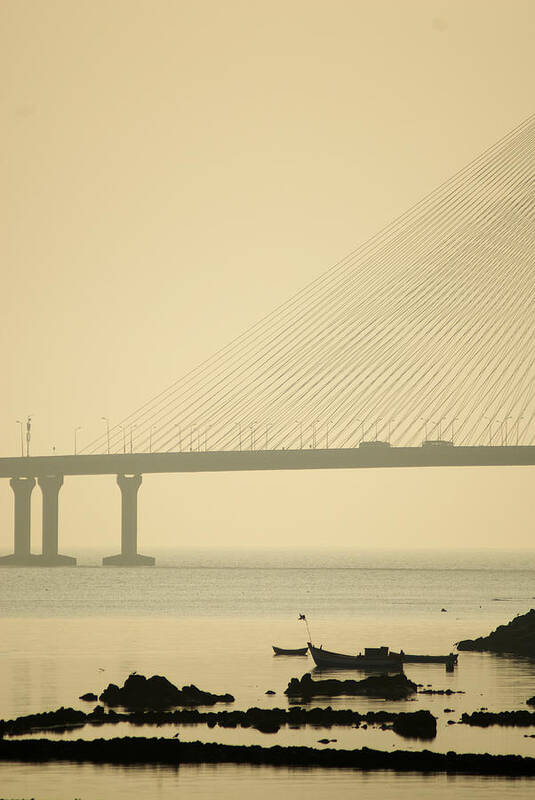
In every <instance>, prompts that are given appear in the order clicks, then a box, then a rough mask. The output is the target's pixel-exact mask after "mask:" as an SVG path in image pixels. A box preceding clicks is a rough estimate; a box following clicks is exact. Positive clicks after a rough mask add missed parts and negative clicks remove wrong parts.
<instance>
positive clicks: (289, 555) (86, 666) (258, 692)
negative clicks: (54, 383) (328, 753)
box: [0, 551, 535, 800]
mask: <svg viewBox="0 0 535 800" xmlns="http://www.w3.org/2000/svg"><path fill="white" fill-rule="evenodd" d="M156 555H157V556H159V562H158V563H159V564H160V565H161V566H158V567H156V568H154V569H123V570H121V569H113V568H107V569H101V568H99V567H97V566H92V564H96V563H98V560H97V555H96V554H92V553H85V554H82V556H81V562H82V563H85V564H86V565H87V566H82V567H80V568H79V569H35V570H32V569H4V570H2V572H1V573H0V607H1V610H2V621H1V636H0V654H1V660H0V664H1V667H0V708H1V713H0V716H1V717H3V718H7V717H12V716H17V715H20V714H27V713H30V712H36V711H43V710H48V709H51V708H57V707H59V706H61V705H64V706H74V707H79V708H85V709H87V708H88V706H87V704H84V703H83V702H81V701H80V700H78V696H79V695H80V694H83V693H84V692H86V691H95V692H97V693H99V692H100V691H101V690H102V689H103V688H104V687H105V686H106V685H107V683H109V682H110V681H113V682H114V683H122V682H123V680H124V679H125V678H126V677H127V676H128V674H129V673H130V672H132V671H134V670H136V671H137V672H139V673H143V674H146V675H152V674H162V675H165V676H167V677H168V678H169V679H170V680H171V681H173V682H174V683H176V684H178V685H180V686H182V685H183V684H185V683H196V684H197V685H198V686H200V687H201V688H203V689H208V690H212V691H216V692H227V691H228V692H231V693H232V694H234V696H235V697H236V703H235V704H234V707H235V708H240V709H246V708H248V707H250V706H253V705H256V706H265V707H273V706H279V707H282V708H286V707H287V705H288V704H287V701H286V698H285V697H284V695H283V691H284V689H285V688H286V685H287V683H288V680H289V679H290V678H291V677H294V676H300V675H302V674H303V673H304V672H305V671H307V670H310V669H312V666H313V665H312V663H311V661H310V660H309V659H308V658H293V659H291V658H275V657H273V656H272V654H271V645H272V644H278V645H280V646H282V647H299V646H302V645H303V644H304V643H305V642H306V639H307V636H306V631H305V629H304V627H303V623H302V622H301V623H299V622H298V621H297V616H298V613H299V612H305V613H306V614H307V618H308V619H309V622H310V626H311V631H312V636H313V639H314V641H315V642H317V643H318V644H320V643H323V645H324V646H325V647H326V648H329V649H333V650H341V651H346V652H353V651H358V650H360V649H362V648H363V647H364V646H369V645H371V646H374V645H381V644H387V645H389V646H390V647H392V648H393V649H399V648H403V649H404V650H405V651H412V652H436V653H439V652H440V653H445V652H449V651H450V650H451V649H452V647H453V644H454V642H456V641H459V640H460V639H462V638H466V637H468V636H476V635H482V634H486V633H488V632H489V631H490V630H492V629H493V628H495V627H496V625H498V624H501V623H506V622H508V621H509V620H511V619H512V618H513V617H514V616H515V615H516V614H520V613H524V612H525V611H527V610H528V609H529V608H531V607H532V606H535V553H532V552H529V553H496V552H489V551H486V552H480V553H474V552H469V553H450V554H448V555H447V556H446V555H444V554H440V553H432V552H419V553H403V552H398V553H389V554H385V553H380V552H375V553H373V552H370V551H368V552H360V553H359V552H356V551H352V552H338V553H336V552H335V553H332V552H331V553H329V554H327V553H322V552H318V551H315V552H314V551H308V552H299V551H285V552H270V551H267V552H258V551H257V552H252V553H251V552H249V553H245V552H243V551H210V553H209V554H207V553H200V552H195V551H187V552H186V551H182V552H176V553H160V554H156ZM325 564H327V565H328V566H325ZM442 608H445V609H447V611H446V612H442V611H441V609H442ZM459 660H460V664H459V668H458V669H457V670H456V671H455V673H453V674H451V673H446V672H445V670H444V667H441V666H440V665H428V666H425V665H408V666H407V668H406V672H407V674H408V676H409V677H410V678H411V679H412V680H414V681H416V682H417V683H422V684H425V685H431V686H432V687H433V688H434V689H445V688H451V689H453V690H455V691H456V692H457V691H462V692H464V694H455V695H452V696H450V697H444V696H442V697H441V696H433V695H431V696H427V695H420V696H418V697H417V698H416V699H415V700H413V701H406V702H403V703H385V702H384V701H378V700H368V699H364V698H338V699H334V700H332V701H329V703H330V705H332V706H336V707H340V708H355V709H358V710H361V711H365V710H367V709H378V708H389V709H392V710H403V709H406V710H416V709H417V708H428V709H430V710H431V711H432V712H433V713H434V714H435V715H436V716H437V717H438V735H437V737H436V739H435V740H434V741H433V742H432V743H431V744H426V745H424V746H426V747H428V748H429V749H432V750H436V751H440V752H445V751H447V750H456V751H458V752H461V751H465V752H467V751H471V752H492V753H519V754H524V755H531V756H535V739H530V738H526V736H525V735H524V734H525V733H528V734H531V733H535V728H533V729H515V728H511V729H499V728H490V729H487V730H483V729H470V728H468V727H467V726H463V725H458V724H455V725H448V720H453V721H455V722H457V720H459V718H460V715H461V713H462V712H463V711H465V710H466V711H473V710H476V709H479V708H482V707H486V708H488V709H490V710H506V709H518V708H523V707H524V708H525V700H526V699H527V698H528V697H530V696H532V695H533V694H535V662H531V661H529V660H527V659H512V658H506V657H498V656H493V655H490V654H477V653H463V654H461V656H460V659H459ZM337 674H338V676H339V677H355V673H353V674H351V673H345V672H341V673H337ZM268 689H271V690H273V691H275V692H276V695H275V696H269V695H268V696H267V695H266V694H265V692H266V691H267V690H268ZM90 707H91V705H90V706H89V708H90ZM446 708H449V709H453V711H452V712H449V711H448V712H446V711H445V710H444V709H446ZM177 730H178V731H179V734H180V737H181V738H182V739H183V740H188V739H191V740H196V739H200V740H203V741H219V742H225V743H258V744H263V745H266V746H270V745H273V744H304V745H309V746H317V747H321V745H320V744H318V739H321V738H323V737H324V736H327V737H328V738H336V739H337V743H336V744H335V745H333V746H339V747H362V746H364V745H366V746H369V747H376V748H378V749H385V750H391V749H421V747H422V745H421V744H419V743H417V742H416V743H415V742H412V741H410V740H404V739H402V738H400V737H398V736H397V735H396V734H394V733H392V732H391V731H381V730H380V729H378V728H368V730H362V729H347V730H346V729H344V728H333V729H332V730H331V731H330V732H327V731H325V730H323V729H314V728H303V729H300V730H288V729H286V728H282V729H281V731H280V732H279V733H278V734H276V735H266V734H261V733H258V732H255V731H250V730H247V731H245V730H240V729H235V730H234V729H220V728H214V729H208V728H206V727H205V726H196V727H188V726H179V728H177V727H176V726H175V727H173V726H165V727H162V728H159V729H148V730H146V731H145V730H143V729H140V728H135V729H134V728H131V727H130V726H128V725H126V724H124V725H121V726H113V727H111V726H110V727H109V728H108V729H107V728H106V727H104V728H98V729H94V730H93V729H91V728H89V727H88V728H87V729H85V728H84V729H82V730H81V731H76V732H74V733H72V734H70V735H71V736H72V737H73V738H79V737H81V736H83V737H92V736H93V735H96V736H107V735H109V736H117V735H132V733H134V735H135V734H137V735H145V734H146V735H161V736H167V735H169V736H173V735H174V734H175V733H176V732H177ZM534 789H535V785H534V783H533V782H531V781H526V780H523V781H519V780H516V781H506V780H488V779H480V778H470V779H469V778H445V777H444V776H432V777H423V776H419V775H402V776H399V775H395V774H393V773H388V772H385V773H380V774H375V773H374V774H371V775H362V774H360V773H356V772H351V771H341V772H336V773H335V772H334V771H322V770H274V769H268V768H263V769H258V768H254V769H253V768H249V767H232V766H228V765H227V766H221V767H193V766H192V767H181V768H180V769H179V770H170V769H163V768H142V769H128V770H125V769H117V768H112V767H98V768H95V767H91V766H75V765H69V764H53V765H46V766H28V765H0V796H2V797H35V798H39V800H68V799H69V800H70V799H71V798H74V797H81V798H83V799H84V800H101V799H102V798H108V797H109V798H112V797H118V798H122V797H125V798H126V797H129V798H133V799H134V800H137V798H142V797H147V796H150V797H155V798H162V799H163V798H168V797H176V796H177V795H181V796H184V797H196V798H204V797H212V796H214V795H217V796H218V797H226V796H228V797H241V796H243V797H245V796H249V795H250V794H251V792H253V791H254V793H255V794H256V795H258V796H259V797H264V796H266V797H267V795H268V793H269V795H270V796H272V794H273V792H274V791H275V792H276V793H278V794H279V795H280V796H290V794H291V795H292V797H305V796H306V797H307V798H310V797H313V798H323V797H327V796H329V797H331V796H336V797H342V798H343V797H346V796H347V797H349V796H354V795H355V793H356V792H358V793H359V795H360V796H361V797H364V798H374V799H375V798H381V797H384V796H385V795H386V793H387V792H394V793H395V795H396V797H403V798H404V797H409V796H410V797H428V796H429V794H430V793H432V796H433V797H442V796H446V792H447V794H448V797H451V796H452V795H453V796H454V797H458V798H461V797H468V796H470V797H476V798H477V797H485V798H487V797H494V796H495V797H498V796H500V797H507V796H509V794H510V793H512V792H514V794H515V797H528V793H529V795H530V796H531V794H532V792H533V790H534Z"/></svg>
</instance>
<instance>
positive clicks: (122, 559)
mask: <svg viewBox="0 0 535 800" xmlns="http://www.w3.org/2000/svg"><path fill="white" fill-rule="evenodd" d="M117 483H118V485H119V489H120V490H121V552H120V553H119V555H117V556H107V557H106V558H103V559H102V564H103V565H104V566H108V567H152V566H153V565H154V562H155V559H154V558H152V556H142V555H140V554H139V553H138V552H137V493H138V489H139V487H140V486H141V475H117Z"/></svg>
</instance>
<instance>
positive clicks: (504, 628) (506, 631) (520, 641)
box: [457, 608, 535, 656]
mask: <svg viewBox="0 0 535 800" xmlns="http://www.w3.org/2000/svg"><path fill="white" fill-rule="evenodd" d="M457 649H458V650H473V651H477V652H491V653H512V654H513V655H518V656H535V609H533V608H532V609H530V610H529V611H528V612H527V614H522V615H519V616H518V617H515V618H514V619H513V620H511V622H509V623H508V624H507V625H499V626H498V627H497V628H496V630H495V631H492V633H489V635H488V636H479V637H478V638H477V639H463V641H462V642H458V644H457Z"/></svg>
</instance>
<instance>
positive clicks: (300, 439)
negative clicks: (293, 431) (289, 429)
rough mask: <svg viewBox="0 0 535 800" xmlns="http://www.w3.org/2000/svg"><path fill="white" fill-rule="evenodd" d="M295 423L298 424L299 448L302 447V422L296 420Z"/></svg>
mask: <svg viewBox="0 0 535 800" xmlns="http://www.w3.org/2000/svg"><path fill="white" fill-rule="evenodd" d="M296 425H299V449H300V450H302V449H303V423H302V422H296Z"/></svg>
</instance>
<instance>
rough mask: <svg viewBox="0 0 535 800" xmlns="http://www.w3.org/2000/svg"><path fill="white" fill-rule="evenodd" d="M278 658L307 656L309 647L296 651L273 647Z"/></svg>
mask: <svg viewBox="0 0 535 800" xmlns="http://www.w3.org/2000/svg"><path fill="white" fill-rule="evenodd" d="M271 646H272V648H273V650H274V652H275V655H276V656H306V654H307V653H308V647H298V648H296V649H295V650H285V649H284V648H283V647H275V645H274V644H272V645H271Z"/></svg>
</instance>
